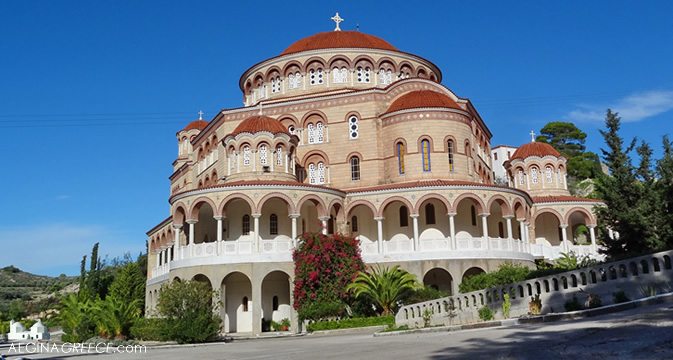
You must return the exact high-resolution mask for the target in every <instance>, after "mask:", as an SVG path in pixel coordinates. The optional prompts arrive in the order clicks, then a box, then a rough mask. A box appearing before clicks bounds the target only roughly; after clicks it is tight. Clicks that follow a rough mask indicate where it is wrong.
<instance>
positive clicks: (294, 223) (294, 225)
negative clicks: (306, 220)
mask: <svg viewBox="0 0 673 360" xmlns="http://www.w3.org/2000/svg"><path fill="white" fill-rule="evenodd" d="M290 218H291V219H292V244H293V245H294V246H297V218H299V214H291V215H290Z"/></svg>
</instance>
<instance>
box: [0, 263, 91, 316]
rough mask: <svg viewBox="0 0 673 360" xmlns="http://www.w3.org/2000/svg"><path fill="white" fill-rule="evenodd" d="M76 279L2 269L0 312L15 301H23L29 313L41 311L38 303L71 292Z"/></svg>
mask: <svg viewBox="0 0 673 360" xmlns="http://www.w3.org/2000/svg"><path fill="white" fill-rule="evenodd" d="M77 279H78V278H77V277H76V276H65V275H60V276H57V277H51V276H45V275H35V274H31V273H29V272H25V271H23V270H21V269H19V268H17V267H15V266H13V265H10V266H7V267H4V268H2V269H0V311H1V310H4V309H7V307H8V306H9V303H11V302H12V301H13V300H16V299H20V300H23V302H24V303H25V305H26V310H27V311H28V312H29V313H30V312H32V311H31V310H41V308H42V307H43V306H40V303H44V302H45V301H46V302H48V301H49V299H50V298H54V297H55V294H57V293H60V292H62V291H64V290H65V292H69V291H72V288H73V284H76V283H77ZM31 305H33V306H31Z"/></svg>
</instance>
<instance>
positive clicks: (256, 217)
mask: <svg viewBox="0 0 673 360" xmlns="http://www.w3.org/2000/svg"><path fill="white" fill-rule="evenodd" d="M261 216H262V214H252V218H253V220H254V221H253V223H254V232H255V234H254V235H253V237H252V238H253V240H252V241H253V249H254V251H256V252H259V218H260V217H261ZM254 301H259V300H257V299H256V300H254Z"/></svg>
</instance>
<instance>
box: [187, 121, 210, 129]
mask: <svg viewBox="0 0 673 360" xmlns="http://www.w3.org/2000/svg"><path fill="white" fill-rule="evenodd" d="M206 126H208V122H207V121H204V120H194V121H192V122H190V123H189V124H187V126H185V128H184V129H182V131H189V130H193V129H196V130H203V129H205V128H206Z"/></svg>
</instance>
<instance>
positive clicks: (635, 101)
mask: <svg viewBox="0 0 673 360" xmlns="http://www.w3.org/2000/svg"><path fill="white" fill-rule="evenodd" d="M608 108H610V109H612V111H615V112H618V113H619V116H620V117H621V118H622V121H623V122H636V121H641V120H645V119H647V118H649V117H652V116H656V115H659V114H662V113H665V112H667V111H670V110H672V109H673V91H671V90H653V91H647V92H642V93H635V94H632V95H629V96H626V97H624V98H621V99H619V100H616V101H614V102H612V103H609V104H593V105H579V106H578V108H577V109H575V110H573V111H571V112H569V113H568V115H566V118H568V120H573V121H603V120H604V119H605V112H606V110H607V109H608Z"/></svg>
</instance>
